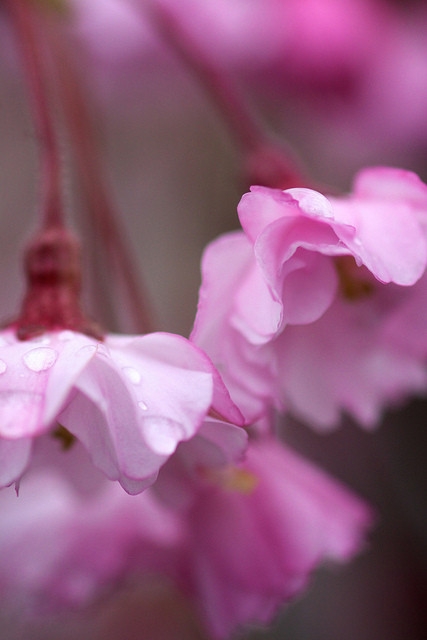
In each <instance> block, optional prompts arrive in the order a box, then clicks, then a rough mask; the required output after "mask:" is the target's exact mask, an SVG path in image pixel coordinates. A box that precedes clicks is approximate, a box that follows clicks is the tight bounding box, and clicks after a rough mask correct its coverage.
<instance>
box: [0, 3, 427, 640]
mask: <svg viewBox="0 0 427 640" xmlns="http://www.w3.org/2000/svg"><path fill="white" fill-rule="evenodd" d="M5 7H6V8H5V11H4V12H3V13H2V14H1V16H0V20H1V21H2V22H1V24H0V28H1V29H2V30H3V31H4V33H5V34H6V38H5V39H4V44H2V45H1V46H2V47H3V49H2V52H4V54H5V58H6V59H7V60H8V63H7V64H8V65H9V72H10V70H11V69H12V73H17V65H16V66H15V61H13V63H12V64H11V63H10V59H11V58H13V55H14V49H13V45H12V44H11V42H12V40H13V37H12V35H13V33H15V36H16V39H17V41H18V43H19V44H20V46H21V48H22V50H23V60H24V67H25V66H26V67H27V83H28V85H29V88H30V92H31V93H32V95H31V98H32V103H33V106H32V109H33V111H34V114H33V115H34V121H35V124H36V130H37V134H38V138H39V147H40V155H41V163H40V164H41V174H42V175H41V178H40V183H41V189H40V191H41V198H40V203H39V207H38V208H39V210H40V211H41V219H40V221H39V230H38V231H37V232H36V233H35V234H34V235H33V240H32V242H31V243H30V244H29V245H28V246H27V248H26V249H25V250H24V252H23V256H22V258H23V259H22V261H23V263H24V267H25V272H26V280H27V282H26V285H27V290H26V294H25V296H24V299H23V302H22V304H21V307H20V311H19V312H18V313H17V314H16V315H15V316H14V317H12V320H10V319H9V320H8V321H5V322H4V325H3V328H2V329H1V331H0V462H1V464H0V507H1V513H2V519H1V523H0V548H1V552H0V595H1V599H2V610H3V611H4V612H5V613H6V615H9V616H11V617H12V618H13V616H15V618H16V617H20V616H24V617H25V618H26V619H29V620H31V619H33V618H37V617H40V616H42V617H43V616H44V617H47V618H48V617H49V616H52V615H58V614H59V615H62V614H63V613H64V612H69V611H79V612H81V611H88V610H89V608H90V606H91V605H93V604H94V603H98V604H99V603H101V605H102V603H107V606H108V602H109V598H110V597H111V596H112V595H113V594H114V593H117V592H119V591H120V590H121V589H122V588H123V585H129V584H135V583H138V582H142V581H144V580H148V581H150V580H151V579H152V578H153V577H155V578H159V577H160V579H162V580H164V581H165V583H167V584H168V585H172V586H173V589H175V590H176V592H179V593H180V594H181V595H182V597H183V598H184V599H185V600H186V601H187V602H188V603H190V606H191V608H192V610H193V611H194V612H195V615H196V616H197V619H198V620H199V621H200V624H201V626H202V628H203V629H204V632H205V633H206V634H207V635H208V637H210V638H212V639H213V640H226V639H227V638H230V637H232V636H234V634H239V633H243V632H245V630H246V629H247V628H248V627H250V626H251V625H254V624H255V625H262V626H266V625H268V624H270V623H271V622H272V621H273V620H274V618H275V616H276V614H277V613H278V611H279V610H280V608H281V607H282V606H283V605H285V604H286V603H288V602H289V601H291V600H292V599H294V598H295V597H297V596H299V595H300V594H302V593H303V592H304V591H305V590H306V589H307V587H308V585H309V584H310V582H311V580H312V578H313V574H314V573H315V572H316V570H317V569H318V568H319V567H321V566H322V565H325V564H327V565H330V564H337V565H340V564H345V563H347V562H349V561H350V560H352V559H353V558H354V557H355V556H356V555H357V554H359V553H360V552H362V551H363V550H364V549H365V548H366V547H367V544H368V535H369V533H370V531H371V529H372V527H373V524H374V521H375V519H376V509H375V508H373V507H372V506H371V505H370V504H368V502H367V501H365V500H364V499H363V498H362V497H359V496H358V495H357V493H356V492H353V491H352V490H351V489H350V488H347V487H346V486H345V485H344V484H343V483H342V482H341V481H338V480H336V479H334V478H333V477H332V476H330V475H329V474H328V473H327V472H326V471H324V470H323V469H321V468H320V467H319V466H317V465H316V464H314V463H313V462H312V461H310V460H309V459H308V458H305V456H304V455H302V454H301V453H300V452H298V451H296V450H294V449H293V448H292V447H291V446H290V444H289V443H288V442H287V439H286V431H285V429H283V425H284V424H285V423H286V421H287V420H288V419H291V418H295V417H296V418H297V419H298V420H299V421H300V422H302V423H305V425H306V426H308V427H309V428H313V430H314V431H315V432H316V431H323V432H325V431H328V430H333V429H337V428H338V427H339V426H341V423H342V422H343V418H344V417H346V418H350V419H351V420H352V421H353V422H354V423H356V424H357V425H360V426H361V427H364V428H365V429H370V430H373V429H374V428H375V427H377V426H378V425H379V424H380V422H381V419H382V416H383V415H384V413H385V412H386V411H387V410H389V409H390V408H393V407H394V406H396V405H397V404H399V403H402V402H403V401H406V400H408V399H410V398H411V397H413V396H415V395H420V396H425V395H426V391H427V365H426V358H427V338H426V337H425V335H426V334H425V330H424V324H425V322H424V319H425V317H426V312H427V185H426V184H424V182H423V181H422V180H421V179H420V178H419V177H418V176H417V175H416V174H415V173H414V172H411V171H407V170H403V169H396V168H391V167H389V166H374V167H371V168H365V169H362V170H359V171H358V173H357V174H356V177H355V179H354V183H353V187H352V190H351V192H350V193H349V194H347V195H339V194H338V193H337V192H336V191H335V190H332V189H330V188H327V187H325V188H319V187H318V186H317V185H318V181H317V180H316V181H315V180H313V181H311V180H310V179H307V178H306V177H303V171H302V170H301V168H300V167H297V166H296V163H294V161H293V159H292V158H290V156H289V157H288V154H287V152H286V151H285V147H282V146H280V145H278V144H276V141H275V140H273V138H272V137H271V136H269V135H267V134H266V135H264V134H265V132H264V131H263V129H262V126H259V124H258V122H257V121H256V118H253V117H252V113H251V109H250V108H247V104H246V102H245V99H244V98H242V97H241V95H240V94H239V90H238V87H237V85H238V82H233V81H231V82H229V80H230V77H229V76H228V75H227V74H228V73H229V72H231V73H232V74H236V77H238V76H239V74H240V78H245V79H246V82H247V87H248V88H249V93H250V92H251V91H253V90H254V88H255V89H257V88H260V87H262V88H263V89H267V94H269V92H272V93H273V94H274V95H278V96H280V95H281V93H282V91H283V85H284V84H286V85H287V89H286V91H287V92H291V93H292V92H293V95H294V97H295V96H298V99H300V98H301V96H304V95H306V94H307V95H310V96H311V97H312V96H313V95H315V96H316V98H315V100H314V101H313V103H312V104H316V105H318V108H319V111H322V107H321V103H322V104H323V105H324V104H329V105H331V104H332V103H333V104H335V101H336V100H338V101H341V100H342V101H343V104H344V103H346V105H347V106H346V107H345V108H343V112H342V113H343V114H344V113H345V114H347V112H348V111H351V108H354V104H353V103H352V104H351V107H349V105H348V104H347V101H349V102H351V100H349V95H350V94H351V95H356V94H357V95H359V94H358V92H360V93H361V94H363V87H364V86H365V85H364V82H366V83H367V84H369V81H367V80H366V78H367V77H368V78H370V77H371V75H375V73H380V74H381V71H380V69H381V64H380V63H376V64H374V65H372V64H371V62H370V61H371V58H372V54H373V52H375V51H377V47H378V42H377V41H376V37H377V35H378V33H379V31H381V35H382V37H381V44H383V45H384V50H385V51H386V53H387V56H390V57H391V58H392V59H394V56H396V57H398V53H399V51H400V49H399V46H397V45H396V48H394V49H393V51H391V50H390V49H391V43H392V42H394V39H393V36H394V34H395V32H396V30H398V29H400V28H402V29H403V27H402V25H400V23H398V21H397V20H396V17H395V16H396V14H395V12H396V9H392V8H391V7H387V6H386V4H384V3H380V2H377V1H376V0H363V1H360V2H354V1H352V0H345V2H339V1H337V0H303V1H297V0H289V1H286V2H285V0H264V1H261V0H251V2H246V0H231V1H230V0H227V1H226V0H216V1H215V2H213V1H211V0H206V1H205V2H204V3H200V2H196V0H183V1H182V2H180V3H178V2H175V1H174V0H149V1H148V0H147V1H142V0H108V1H106V0H103V1H102V2H101V1H99V0H90V2H89V1H88V2H83V1H82V0H67V1H66V0H61V2H59V3H56V2H50V0H43V2H42V1H41V0H36V1H34V2H32V3H28V2H27V0H8V2H6V3H5ZM319 24H320V26H321V27H322V28H319ZM398 25H400V26H398ZM405 28H406V27H405ZM399 33H400V32H399ZM106 43H109V46H106ZM73 45H74V49H73ZM267 45H268V46H267ZM389 45H390V48H388V46H389ZM418 46H419V47H421V44H420V45H418ZM421 48H422V47H421ZM171 51H172V53H175V54H176V57H177V59H179V60H180V61H181V62H182V61H184V62H185V63H186V64H187V65H188V67H189V69H190V70H191V71H192V72H193V73H194V75H195V76H196V78H198V79H199V81H201V84H202V85H203V86H204V88H205V89H207V93H208V94H210V96H211V97H212V98H213V102H214V103H215V105H216V106H217V107H219V110H220V111H221V110H222V113H223V115H224V120H225V122H226V123H227V124H228V125H231V127H230V137H233V136H235V142H236V143H237V147H238V149H239V152H240V161H239V164H240V165H241V166H242V167H243V169H242V171H241V174H242V175H243V178H244V180H245V181H246V183H247V182H248V181H249V180H250V179H253V177H254V176H255V184H252V185H251V186H250V189H249V191H247V192H246V193H244V195H243V196H242V197H241V199H240V202H239V204H238V206H237V213H238V219H239V222H240V228H239V229H237V230H235V231H231V232H227V233H224V234H223V235H220V236H219V237H217V238H216V239H214V240H213V241H211V242H210V243H209V244H208V245H207V247H206V248H205V250H204V254H203V257H202V263H201V286H200V290H199V294H198V305H197V311H196V312H195V316H194V324H193V328H192V330H191V332H190V335H189V337H188V338H186V337H184V336H183V335H179V334H177V333H172V332H170V331H160V330H155V329H154V328H153V323H151V322H150V321H149V320H148V319H147V318H148V316H147V315H146V313H145V312H146V309H145V307H144V308H142V307H143V306H144V305H143V304H142V303H141V299H142V298H144V295H142V296H140V295H139V293H140V291H139V292H138V291H137V287H136V286H135V278H134V276H135V272H134V271H135V270H134V269H133V266H132V262H131V260H130V256H131V249H130V247H129V245H127V244H126V242H124V241H123V237H122V229H121V226H120V216H118V215H117V212H116V211H115V205H114V204H113V197H112V196H111V194H110V193H109V192H108V188H107V187H106V178H105V175H104V173H105V172H104V168H103V166H102V162H101V161H100V157H101V155H102V154H100V152H99V148H98V146H97V145H98V141H97V139H96V135H94V131H93V126H94V123H93V122H92V120H91V115H92V114H91V112H90V107H92V106H93V105H95V107H97V108H100V109H101V110H102V108H103V107H104V106H105V105H102V98H101V95H102V96H103V97H104V98H105V92H104V91H103V90H102V87H101V85H102V84H103V83H105V81H106V80H107V82H106V83H105V84H108V83H111V86H110V87H109V91H111V92H112V93H114V92H115V91H116V92H117V94H119V93H120V95H121V96H122V95H124V96H126V98H128V99H129V100H130V99H131V97H132V96H133V97H134V95H135V94H133V93H132V92H133V90H134V86H133V85H134V84H135V77H136V75H138V73H140V71H141V69H148V68H150V69H151V71H153V69H154V70H156V69H157V72H155V73H157V75H158V78H157V80H158V79H159V78H160V76H161V75H162V70H164V68H165V66H166V67H167V66H168V64H169V63H168V59H169V58H168V56H170V54H171ZM396 51H397V53H396ZM417 51H418V49H417ZM70 52H72V53H73V54H74V52H75V57H76V59H77V65H74V62H75V61H74V60H73V57H74V56H73V55H70ZM387 56H386V55H385V57H387ZM81 60H84V62H85V64H84V65H83V66H84V69H82V70H79V69H78V66H79V64H78V63H79V62H80V61H81ZM153 61H154V62H153ZM165 61H166V64H165ZM151 65H152V66H151ZM156 65H157V66H156ZM80 71H81V73H80ZM135 72H136V73H135ZM104 74H105V75H104ZM154 75H155V74H154ZM231 77H233V76H231ZM46 78H47V79H48V81H47V82H46ZM277 83H279V84H280V90H279V88H278V85H277V86H276V84H277ZM166 84H168V83H166ZM86 85H87V86H86ZM124 85H127V87H126V93H124V94H122V93H121V92H120V91H118V90H117V89H118V87H123V86H124ZM235 85H236V86H235ZM52 86H55V88H54V90H52ZM236 87H237V88H236ZM87 89H88V91H87V94H86V90H87ZM104 89H105V85H104ZM235 89H236V92H235V93H234V90H235ZM162 90H164V88H163V89H162ZM169 90H170V93H171V94H172V93H173V84H172V81H171V83H170V87H169ZM347 90H348V91H347ZM421 90H422V87H421V88H420V91H421ZM49 91H50V93H49ZM91 91H92V93H90V92H91ZM286 91H285V92H286ZM96 94H99V95H96ZM93 97H96V98H97V100H98V101H99V104H97V103H96V101H94V102H92V98H93ZM365 98H366V101H367V103H369V102H370V98H369V96H365ZM323 100H325V102H323ZM118 102H120V100H118ZM123 102H125V100H123ZM356 102H357V100H356ZM362 102H363V100H362ZM53 104H54V107H53V106H52V105H53ZM182 106H183V105H182V104H180V106H179V107H177V108H182ZM251 106H252V105H251ZM109 107H111V104H109ZM115 108H118V105H117V104H115ZM168 108H169V107H168ZM170 108H171V109H172V107H170ZM55 110H58V111H60V112H61V116H60V117H59V118H58V117H57V114H56V113H55V115H53V112H54V111H55ZM107 110H108V109H107ZM327 110H328V109H326V111H327ZM361 110H362V111H363V108H362V109H361ZM331 111H333V109H331ZM345 119H346V116H344V120H345ZM415 120H416V118H415ZM61 126H62V127H64V129H65V130H66V133H67V135H68V139H67V144H68V145H69V149H68V148H67V151H69V155H70V156H72V157H73V158H74V162H75V165H76V166H75V169H76V184H77V186H78V187H79V189H80V191H79V195H80V196H82V200H84V201H85V205H86V208H87V214H88V226H90V225H92V227H91V230H90V231H88V229H87V228H86V229H83V231H82V232H81V235H83V236H84V240H85V245H84V247H85V250H86V251H87V250H88V247H89V252H90V251H91V249H92V248H93V247H95V244H96V243H95V240H94V238H95V236H96V242H98V241H99V239H101V244H103V245H105V247H104V248H105V249H106V251H105V253H106V256H107V260H106V261H107V262H108V265H109V267H111V270H112V272H113V273H114V276H116V275H119V276H120V277H121V281H120V280H119V279H118V280H117V281H116V280H115V279H113V278H112V279H111V283H110V282H108V294H109V303H111V306H112V307H114V310H115V311H116V312H117V316H118V317H119V316H120V311H121V309H120V306H121V301H122V300H125V301H126V303H127V305H128V308H129V309H131V315H132V312H133V314H134V317H133V320H134V324H135V326H137V329H135V331H134V332H133V333H131V334H129V335H125V334H119V333H113V332H107V331H104V330H103V329H102V328H101V324H98V322H100V323H101V322H102V323H103V324H108V320H107V322H105V319H104V318H103V311H102V309H101V307H99V309H97V301H92V302H93V304H92V306H93V307H94V308H95V311H96V314H95V315H96V317H95V320H91V319H90V318H89V316H88V315H86V313H85V312H84V311H83V303H82V294H81V286H80V284H81V283H80V276H81V271H82V264H83V261H82V259H81V257H80V254H79V248H78V247H79V245H78V243H77V241H76V240H75V238H74V236H71V234H70V232H69V231H68V223H67V222H66V216H65V214H64V209H65V208H64V206H63V204H62V200H63V191H64V188H63V185H62V180H61V171H62V169H63V167H62V165H63V164H67V162H68V161H69V159H68V158H65V159H64V158H63V154H62V152H61V149H60V145H59V144H58V140H57V138H59V137H60V136H58V131H57V129H58V128H60V127H61ZM402 126H403V127H404V128H405V126H406V125H402ZM414 126H415V125H414ZM408 127H410V124H408ZM415 128H416V127H415ZM70 164H72V163H71V162H70ZM184 164H185V163H183V165H184ZM168 179H169V176H168ZM285 186H286V188H284V187H285ZM147 221H150V217H149V216H148V215H147ZM147 224H148V223H147ZM91 236H92V237H91ZM92 245H93V247H92ZM158 249H159V252H160V253H161V252H162V251H163V252H164V254H165V257H166V253H167V250H166V249H165V247H164V246H159V247H158ZM156 250H157V247H156ZM116 272H120V273H118V274H117V273H116ZM95 277H96V276H95ZM177 280H178V281H179V278H177ZM145 302H146V301H145V299H144V303H145ZM132 310H133V311H132ZM5 316H8V314H5ZM0 613H1V612H0ZM141 637H145V636H141ZM147 637H148V636H147ZM150 640H152V639H151V637H150Z"/></svg>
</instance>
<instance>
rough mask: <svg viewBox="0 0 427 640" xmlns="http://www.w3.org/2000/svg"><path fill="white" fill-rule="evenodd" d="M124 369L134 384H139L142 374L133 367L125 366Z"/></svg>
mask: <svg viewBox="0 0 427 640" xmlns="http://www.w3.org/2000/svg"><path fill="white" fill-rule="evenodd" d="M122 371H123V373H124V374H125V376H126V377H127V379H128V380H130V382H132V384H139V383H140V382H141V374H140V373H139V371H137V370H136V369H134V368H133V367H123V369H122Z"/></svg>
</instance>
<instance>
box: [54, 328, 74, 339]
mask: <svg viewBox="0 0 427 640" xmlns="http://www.w3.org/2000/svg"><path fill="white" fill-rule="evenodd" d="M73 338H74V331H70V330H69V329H64V331H60V332H59V333H58V340H61V342H68V340H72V339H73Z"/></svg>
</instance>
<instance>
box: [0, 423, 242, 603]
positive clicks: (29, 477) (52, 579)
mask: <svg viewBox="0 0 427 640" xmlns="http://www.w3.org/2000/svg"><path fill="white" fill-rule="evenodd" d="M245 447H246V434H245V432H244V430H243V429H240V428H238V427H236V426H234V425H231V424H227V423H221V422H219V421H218V420H212V421H206V422H205V423H204V424H203V426H202V427H201V428H200V430H199V432H198V433H197V435H196V436H195V437H194V438H192V439H191V440H189V441H188V442H182V443H181V444H180V445H179V447H178V449H179V454H178V453H176V454H174V455H173V456H172V458H175V456H179V458H180V460H181V462H180V464H175V462H174V461H173V460H172V461H171V464H172V469H173V468H177V469H178V473H177V474H176V476H173V474H172V475H171V473H170V471H169V472H168V474H167V475H168V477H169V483H168V481H167V482H166V484H164V485H163V489H167V490H168V494H170V496H173V502H174V504H173V507H174V508H171V507H172V504H171V500H170V497H169V500H168V501H165V500H164V499H159V496H160V495H161V490H160V492H159V491H154V490H153V489H152V488H150V489H148V490H147V491H144V492H143V493H141V494H140V495H138V496H129V495H127V494H126V493H125V492H124V491H122V489H121V488H120V487H119V486H118V484H117V483H112V482H109V481H108V480H107V479H106V478H105V475H104V474H102V473H101V472H100V471H99V470H98V469H96V468H95V467H94V466H93V465H92V464H91V463H90V460H89V456H88V454H87V452H86V451H85V449H84V448H83V446H82V445H81V444H80V443H79V442H74V443H73V445H72V446H71V448H70V449H69V450H66V451H64V450H63V448H62V447H61V445H60V443H59V442H58V441H57V440H56V441H55V440H54V439H53V438H51V437H50V436H48V435H45V436H41V437H40V438H38V439H37V441H36V443H35V446H34V455H33V459H32V464H31V466H30V468H29V470H28V472H27V473H26V474H25V477H24V478H23V480H22V483H21V487H20V492H19V496H18V497H17V496H16V494H15V491H14V490H13V489H12V488H9V489H3V491H1V492H0V508H1V512H2V519H1V522H0V546H1V548H2V554H1V555H0V596H1V598H2V602H3V606H6V608H7V609H11V610H12V611H15V610H17V611H19V612H20V613H21V612H22V610H24V612H25V613H26V614H30V615H33V614H41V613H42V614H43V613H44V614H45V613H49V612H55V611H61V610H67V609H75V608H81V607H85V606H88V605H89V604H91V603H92V602H93V601H94V600H96V599H97V598H99V597H100V596H102V595H103V594H106V593H109V592H111V591H112V590H113V589H116V588H117V587H118V584H119V583H120V582H123V581H125V580H126V579H127V578H132V579H135V578H137V579H142V580H143V579H144V578H146V577H147V575H148V576H151V577H152V576H153V575H157V574H158V575H162V576H166V577H168V578H169V579H170V578H176V576H177V575H178V566H179V564H180V562H181V555H182V549H183V547H184V545H185V544H186V540H187V536H188V532H187V523H186V521H185V520H184V519H183V518H182V514H181V510H180V509H178V508H177V507H179V506H180V500H179V496H180V494H182V493H183V487H185V486H186V484H188V479H187V477H186V476H187V475H188V473H189V470H190V469H191V470H193V471H192V472H194V473H196V469H200V468H202V467H203V468H204V469H212V470H217V469H222V468H224V467H225V466H226V465H229V464H231V463H233V462H235V461H236V460H239V459H240V457H241V456H242V452H243V450H244V448H245ZM170 481H172V485H170ZM180 485H181V488H179V486H180ZM192 495H194V489H193V490H192Z"/></svg>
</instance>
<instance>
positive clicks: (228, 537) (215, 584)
mask: <svg viewBox="0 0 427 640" xmlns="http://www.w3.org/2000/svg"><path fill="white" fill-rule="evenodd" d="M168 464H169V463H168ZM162 473H163V474H167V473H168V465H166V466H165V468H164V469H163V470H162ZM186 518H187V522H188V547H187V550H186V554H187V555H186V556H184V562H183V567H184V571H183V573H184V575H183V588H184V589H185V590H186V591H187V593H188V594H189V595H190V597H191V598H193V599H194V601H195V603H196V606H197V607H198V610H199V612H200V615H201V617H202V619H203V620H204V622H205V625H206V627H207V629H208V630H209V632H210V634H211V635H212V637H213V638H227V637H229V636H230V635H231V634H233V633H234V632H236V631H237V630H239V629H240V628H241V627H242V626H244V625H248V624H254V623H255V624H267V623H269V622H270V621H271V619H272V618H273V616H274V615H275V613H276V612H277V609H278V607H279V606H280V605H283V603H285V602H287V601H289V600H290V599H291V598H293V597H295V596H296V595H297V594H298V593H300V592H301V591H302V590H303V589H304V588H306V587H307V583H308V581H309V579H310V577H311V574H312V572H313V570H314V569H316V567H318V566H319V565H320V564H322V563H324V562H328V561H332V562H338V563H339V562H346V561H348V560H349V559H350V558H351V557H353V556H354V555H355V554H356V553H357V552H358V551H359V550H360V549H361V547H362V546H363V544H364V540H365V535H366V532H367V529H368V528H369V526H370V525H371V523H372V512H371V510H370V509H369V508H368V507H367V505H366V504H365V503H364V502H363V501H362V500H360V499H359V498H356V497H355V496H354V495H353V494H352V493H351V492H349V491H348V490H347V489H345V488H344V487H343V486H341V485H340V484H339V483H338V482H336V481H334V480H332V479H331V478H329V477H328V476H327V475H326V474H325V473H324V472H322V471H320V470H319V469H317V468H316V467H315V466H313V465H311V464H310V463H309V462H308V461H306V460H304V459H303V458H301V457H300V456H299V455H297V454H296V453H294V452H292V451H291V450H290V449H288V448H286V447H283V446H282V445H281V444H279V443H277V442H275V441H273V440H271V441H270V440H269V439H267V440H264V441H261V442H253V443H252V444H251V445H250V447H249V450H248V455H247V459H246V460H245V462H243V463H242V464H241V465H239V466H237V467H236V466H229V467H226V468H224V469H222V470H218V471H217V472H216V473H211V474H210V475H209V474H207V475H206V481H205V483H204V486H202V487H200V483H199V485H198V486H197V487H196V490H195V493H194V499H193V502H192V503H191V504H190V506H189V507H187V516H186Z"/></svg>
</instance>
